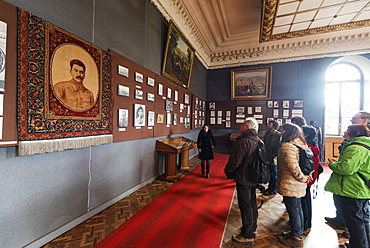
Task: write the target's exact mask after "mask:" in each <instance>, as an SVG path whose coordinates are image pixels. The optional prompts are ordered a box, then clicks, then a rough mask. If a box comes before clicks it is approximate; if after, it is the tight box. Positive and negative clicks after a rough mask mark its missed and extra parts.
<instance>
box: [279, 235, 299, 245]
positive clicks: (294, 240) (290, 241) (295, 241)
mask: <svg viewBox="0 0 370 248" xmlns="http://www.w3.org/2000/svg"><path fill="white" fill-rule="evenodd" d="M279 242H280V243H282V244H283V245H286V246H290V247H293V248H300V247H303V239H302V238H298V237H294V236H292V235H291V234H290V233H288V234H285V235H280V236H279Z"/></svg>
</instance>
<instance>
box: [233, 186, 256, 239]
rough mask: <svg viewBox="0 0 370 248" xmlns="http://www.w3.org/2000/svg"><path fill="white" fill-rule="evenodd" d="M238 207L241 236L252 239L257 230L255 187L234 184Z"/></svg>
mask: <svg viewBox="0 0 370 248" xmlns="http://www.w3.org/2000/svg"><path fill="white" fill-rule="evenodd" d="M236 191H237V193H238V205H239V209H240V214H241V217H242V224H243V228H242V232H241V233H242V235H243V236H244V238H247V239H252V238H253V232H255V231H256V230H257V219H258V210H257V202H256V186H245V185H242V184H239V183H236Z"/></svg>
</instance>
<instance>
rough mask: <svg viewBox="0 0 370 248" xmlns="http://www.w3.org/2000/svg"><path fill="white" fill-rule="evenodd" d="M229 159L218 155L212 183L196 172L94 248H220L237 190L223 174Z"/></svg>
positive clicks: (152, 202)
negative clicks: (235, 190)
mask: <svg viewBox="0 0 370 248" xmlns="http://www.w3.org/2000/svg"><path fill="white" fill-rule="evenodd" d="M228 157H229V156H228V155H221V154H215V160H212V161H211V173H210V178H209V179H205V178H201V177H200V166H198V167H196V168H194V169H193V170H192V171H190V172H189V173H188V174H187V175H185V176H184V177H183V178H181V179H180V180H179V181H178V182H176V183H174V184H173V185H172V186H171V187H170V188H168V189H167V190H166V191H164V192H163V193H162V194H161V195H159V196H158V197H156V198H155V199H154V200H153V201H151V202H150V203H149V204H148V205H147V206H145V207H144V208H143V209H142V210H140V211H139V212H138V213H137V214H135V215H134V216H133V217H131V218H130V219H129V220H127V221H126V222H125V223H124V224H123V225H122V226H120V227H119V228H117V229H116V230H115V231H114V232H113V233H111V234H110V235H109V236H108V237H106V238H105V239H103V240H102V241H101V242H100V243H98V244H97V245H96V246H95V248H108V247H116V248H118V247H120V248H121V247H125V248H126V247H127V248H129V247H140V248H144V247H150V248H156V247H161V248H163V247H171V248H173V247H181V248H189V247H192V248H193V247H207V248H212V247H215V248H216V247H217V248H219V247H220V244H221V242H222V235H223V232H224V228H225V225H226V220H227V216H228V213H229V208H230V205H231V201H232V197H233V194H234V189H235V182H234V180H229V179H226V177H225V175H224V173H223V168H224V166H225V164H226V162H227V159H228Z"/></svg>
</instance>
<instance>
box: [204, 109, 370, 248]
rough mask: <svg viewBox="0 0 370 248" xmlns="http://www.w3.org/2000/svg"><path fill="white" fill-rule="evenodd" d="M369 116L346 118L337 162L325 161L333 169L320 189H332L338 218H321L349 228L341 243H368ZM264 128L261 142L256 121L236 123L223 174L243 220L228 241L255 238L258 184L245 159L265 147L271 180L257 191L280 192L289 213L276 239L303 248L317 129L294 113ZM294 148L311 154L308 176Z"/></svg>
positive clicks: (318, 157)
mask: <svg viewBox="0 0 370 248" xmlns="http://www.w3.org/2000/svg"><path fill="white" fill-rule="evenodd" d="M369 119H370V114H369V113H367V112H364V111H361V112H359V113H358V114H356V115H355V116H354V117H353V118H352V119H351V122H352V125H350V126H349V127H348V130H347V131H346V132H345V133H344V138H345V141H344V142H343V144H342V145H341V151H340V156H339V159H338V161H334V160H330V161H329V168H330V169H331V170H332V171H333V173H332V174H331V177H330V179H329V181H328V182H327V184H326V186H325V190H327V191H329V192H332V193H333V195H334V196H333V198H334V203H335V206H336V208H337V216H336V217H335V218H329V217H326V220H327V221H328V222H329V224H332V223H334V222H335V224H337V225H341V226H345V227H347V228H348V231H349V235H350V239H349V242H346V244H345V245H346V247H352V248H354V247H356V248H365V247H366V248H368V247H370V246H369V245H370V226H369V222H370V216H369V214H370V213H369V211H370V208H369V199H370V189H369V187H370V181H369V182H368V184H366V181H367V180H369V179H370V156H369V155H370V138H369V129H368V128H367V125H368V120H369ZM267 128H268V131H267V132H266V133H265V136H264V139H263V141H262V140H261V139H260V138H259V137H258V135H257V134H258V123H257V121H256V120H255V119H254V118H247V119H246V120H245V121H244V122H243V123H242V124H241V126H240V131H241V135H240V136H239V137H237V139H236V144H235V146H234V149H233V151H232V154H231V155H230V158H229V161H228V163H227V164H226V166H225V173H226V174H227V175H228V174H234V179H235V181H236V190H237V196H238V204H239V209H240V212H241V220H242V228H241V232H240V233H239V234H238V235H233V236H232V240H233V241H234V242H236V243H239V244H246V245H254V238H255V237H256V236H257V219H258V211H257V202H256V188H257V187H258V184H256V183H253V182H252V180H251V179H250V178H249V176H248V170H247V165H246V163H245V160H246V158H248V157H249V156H250V155H251V154H252V153H253V152H254V151H255V150H256V148H257V146H258V145H264V147H265V149H266V152H267V155H268V162H269V164H270V182H269V184H268V188H267V189H266V190H263V191H262V193H263V194H264V195H267V196H274V195H276V193H279V194H280V195H282V196H283V202H284V204H285V207H286V210H287V212H288V214H289V224H290V231H288V232H283V233H281V234H280V235H279V237H278V240H279V242H280V243H282V244H284V245H286V246H290V247H303V238H302V235H303V232H309V231H310V229H311V221H312V203H311V199H312V197H311V191H310V186H311V185H312V184H314V183H315V181H316V180H317V179H318V176H319V173H320V172H322V167H321V165H320V164H319V161H322V157H321V152H320V149H319V144H318V142H317V141H318V140H319V139H320V140H322V139H321V138H318V137H317V132H318V128H317V127H314V126H312V125H307V124H306V120H305V119H304V118H303V117H293V118H292V119H291V123H285V124H284V125H282V126H281V127H280V128H279V125H278V123H277V122H276V121H274V120H271V121H269V123H268V125H267ZM319 131H320V132H321V130H319ZM208 132H209V131H208ZM298 147H299V148H301V149H303V150H308V149H309V148H310V149H311V150H312V152H313V154H314V155H313V159H312V160H313V162H314V171H313V172H312V173H311V174H309V175H305V174H304V173H303V172H302V171H301V168H300V166H299V163H300V161H299V160H300V155H299V153H300V152H299V148H298ZM202 161H203V160H202ZM202 163H203V162H202ZM207 168H208V167H207ZM320 169H321V170H320ZM208 171H209V169H208ZM202 175H203V170H202ZM367 185H369V187H368V186H367Z"/></svg>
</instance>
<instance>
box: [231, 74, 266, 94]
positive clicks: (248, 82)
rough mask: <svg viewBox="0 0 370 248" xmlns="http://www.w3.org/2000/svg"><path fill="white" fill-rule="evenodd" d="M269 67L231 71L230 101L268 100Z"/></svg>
mask: <svg viewBox="0 0 370 248" xmlns="http://www.w3.org/2000/svg"><path fill="white" fill-rule="evenodd" d="M271 71H272V69H271V67H266V68H259V69H243V70H232V71H231V98H232V99H250V98H259V99H269V98H270V90H271Z"/></svg>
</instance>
